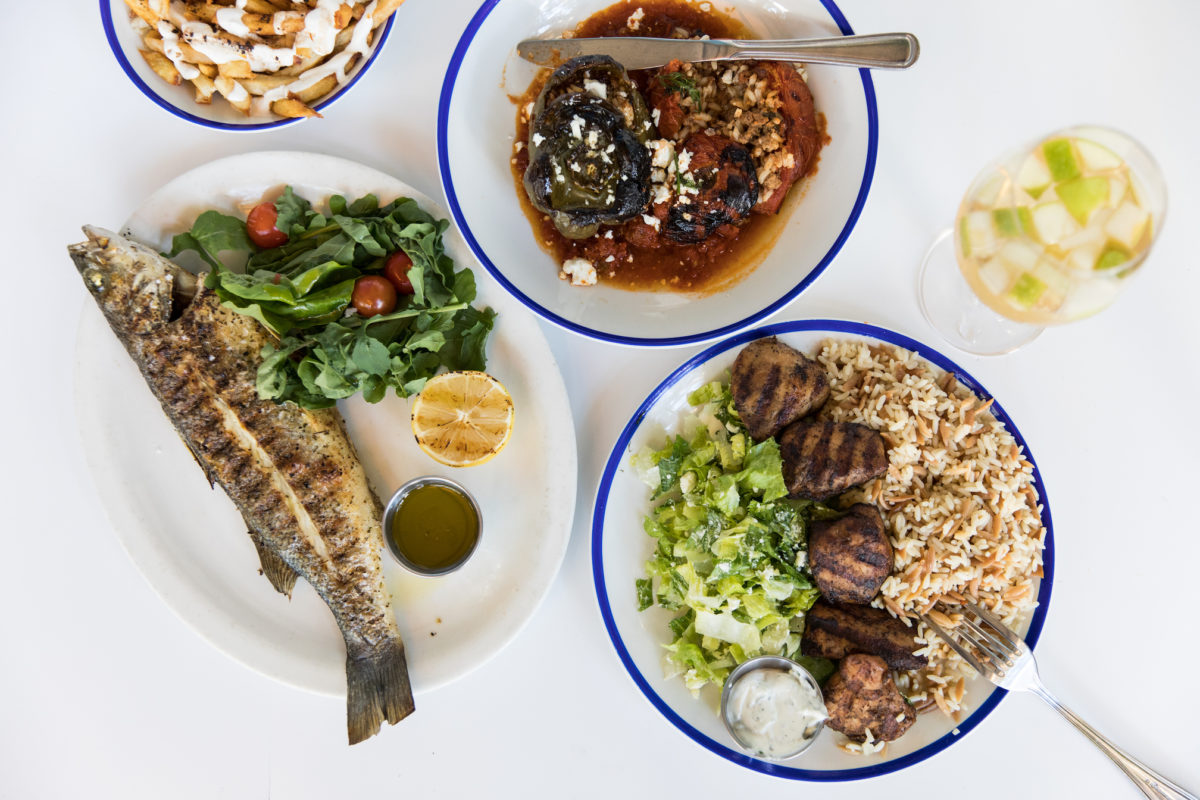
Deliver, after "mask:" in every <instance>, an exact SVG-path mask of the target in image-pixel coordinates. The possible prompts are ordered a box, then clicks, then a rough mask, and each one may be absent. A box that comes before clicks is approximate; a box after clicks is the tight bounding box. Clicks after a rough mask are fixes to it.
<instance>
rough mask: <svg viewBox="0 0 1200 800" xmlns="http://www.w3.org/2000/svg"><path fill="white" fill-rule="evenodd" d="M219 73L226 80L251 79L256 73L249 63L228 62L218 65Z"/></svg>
mask: <svg viewBox="0 0 1200 800" xmlns="http://www.w3.org/2000/svg"><path fill="white" fill-rule="evenodd" d="M217 73H218V74H220V75H224V76H225V77H226V78H238V79H241V78H249V77H250V76H251V75H253V74H254V72H253V71H252V70H251V69H250V62H249V61H227V62H225V63H224V64H217Z"/></svg>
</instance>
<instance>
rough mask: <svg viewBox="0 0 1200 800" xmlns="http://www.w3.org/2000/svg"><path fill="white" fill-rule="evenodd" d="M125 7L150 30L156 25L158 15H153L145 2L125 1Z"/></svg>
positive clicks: (138, 0)
mask: <svg viewBox="0 0 1200 800" xmlns="http://www.w3.org/2000/svg"><path fill="white" fill-rule="evenodd" d="M125 5H127V6H129V10H130V11H132V12H133V13H134V14H137V15H138V17H140V18H141V19H142V21H143V22H145V23H146V24H147V25H149V26H150V27H151V28H153V27H154V26H155V25H157V24H158V14H156V13H154V9H152V8H151V7H150V3H148V2H147V0H125Z"/></svg>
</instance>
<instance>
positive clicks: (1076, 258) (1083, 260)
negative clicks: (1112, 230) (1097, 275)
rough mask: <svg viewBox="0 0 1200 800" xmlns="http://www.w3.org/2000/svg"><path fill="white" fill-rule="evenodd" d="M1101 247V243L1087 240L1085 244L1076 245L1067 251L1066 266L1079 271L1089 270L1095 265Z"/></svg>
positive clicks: (1102, 247)
mask: <svg viewBox="0 0 1200 800" xmlns="http://www.w3.org/2000/svg"><path fill="white" fill-rule="evenodd" d="M1103 249H1104V245H1103V243H1099V244H1097V243H1091V242H1089V243H1087V244H1080V245H1076V246H1075V247H1073V248H1071V250H1070V252H1068V253H1067V266H1068V267H1070V268H1071V269H1076V270H1079V271H1080V272H1091V271H1092V270H1093V269H1094V268H1095V266H1096V259H1098V258H1100V251H1101V250H1103Z"/></svg>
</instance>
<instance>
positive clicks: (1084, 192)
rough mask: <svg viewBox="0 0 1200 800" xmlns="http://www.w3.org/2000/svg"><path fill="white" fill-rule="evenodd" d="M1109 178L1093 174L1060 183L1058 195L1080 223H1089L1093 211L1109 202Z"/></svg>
mask: <svg viewBox="0 0 1200 800" xmlns="http://www.w3.org/2000/svg"><path fill="white" fill-rule="evenodd" d="M1108 188H1109V187H1108V178H1105V177H1101V176H1095V175H1094V176H1092V177H1090V178H1074V179H1072V180H1069V181H1063V182H1062V183H1060V184H1059V185H1058V186H1057V187H1056V190H1057V191H1058V197H1059V199H1060V200H1062V201H1063V205H1065V206H1066V207H1067V211H1070V212H1071V216H1073V217H1074V218H1075V219H1076V220H1078V221H1079V224H1080V225H1087V223H1088V218H1089V217H1091V215H1092V212H1093V211H1095V210H1096V209H1097V208H1099V207H1100V206H1102V205H1104V204H1105V203H1107V202H1108Z"/></svg>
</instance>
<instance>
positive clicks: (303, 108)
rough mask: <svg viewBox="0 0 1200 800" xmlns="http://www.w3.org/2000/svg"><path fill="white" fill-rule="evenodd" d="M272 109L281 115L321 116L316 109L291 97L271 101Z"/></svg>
mask: <svg viewBox="0 0 1200 800" xmlns="http://www.w3.org/2000/svg"><path fill="white" fill-rule="evenodd" d="M271 110H272V111H274V112H275V113H276V114H278V115H279V116H281V117H319V116H321V115H320V114H318V113H317V112H316V110H315V109H312V108H309V107H308V106H307V105H305V104H304V103H302V102H300V101H299V100H296V99H294V98H291V97H285V98H284V99H282V100H276V101H275V102H274V103H271Z"/></svg>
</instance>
